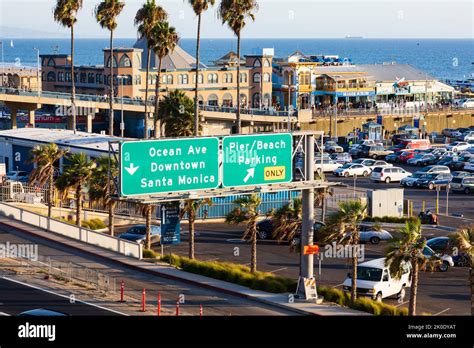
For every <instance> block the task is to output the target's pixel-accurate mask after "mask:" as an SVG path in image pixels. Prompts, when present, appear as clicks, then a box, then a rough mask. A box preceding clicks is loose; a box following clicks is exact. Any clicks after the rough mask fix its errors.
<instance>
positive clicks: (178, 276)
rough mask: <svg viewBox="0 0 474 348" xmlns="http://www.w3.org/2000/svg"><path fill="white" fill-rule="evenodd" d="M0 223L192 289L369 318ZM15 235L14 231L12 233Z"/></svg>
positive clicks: (318, 312) (311, 312)
mask: <svg viewBox="0 0 474 348" xmlns="http://www.w3.org/2000/svg"><path fill="white" fill-rule="evenodd" d="M0 224H2V225H4V226H7V227H10V228H13V229H16V230H18V231H19V232H21V233H26V234H29V235H31V236H35V237H38V238H42V239H45V240H48V241H51V242H55V243H59V244H63V245H67V246H68V247H71V248H73V249H76V250H78V251H80V252H83V253H86V254H88V255H91V256H94V257H98V258H101V259H105V260H107V261H109V262H114V263H117V264H120V265H122V266H126V267H127V268H131V269H133V270H136V271H140V272H145V273H149V274H153V275H156V276H158V277H163V278H168V279H173V280H176V281H181V282H185V283H188V284H193V285H195V286H200V287H204V288H207V289H210V290H214V291H218V292H222V293H227V294H229V295H232V296H238V297H242V298H246V299H249V300H253V301H256V302H260V303H264V304H267V305H272V306H275V307H279V308H283V309H286V310H292V311H294V312H295V313H299V314H306V315H370V314H368V313H365V312H359V311H355V310H352V309H349V308H343V307H340V306H338V305H335V304H329V303H323V304H316V303H310V302H303V301H301V302H300V301H295V302H294V303H289V297H288V294H271V293H266V292H263V291H258V290H252V289H249V288H246V287H243V286H240V285H237V284H232V283H228V282H224V281H221V280H217V279H212V278H208V277H204V276H201V275H198V274H193V273H187V272H183V271H181V270H178V269H176V268H174V267H171V266H169V265H168V264H166V263H163V262H156V263H150V262H145V261H141V260H136V259H133V258H129V257H126V256H124V255H121V254H117V253H114V252H112V251H109V250H105V249H102V248H99V247H96V246H93V245H89V244H86V243H83V242H80V241H77V240H73V239H69V238H67V237H63V236H60V235H56V234H54V233H52V232H48V231H45V230H42V229H39V228H37V227H34V226H31V225H27V224H24V223H21V222H18V221H15V220H10V219H7V218H5V217H1V218H0ZM12 233H14V231H13V232H12Z"/></svg>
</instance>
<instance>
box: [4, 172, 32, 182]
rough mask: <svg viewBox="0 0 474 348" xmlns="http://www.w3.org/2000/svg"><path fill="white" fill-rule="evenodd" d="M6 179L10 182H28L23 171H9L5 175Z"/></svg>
mask: <svg viewBox="0 0 474 348" xmlns="http://www.w3.org/2000/svg"><path fill="white" fill-rule="evenodd" d="M6 177H7V180H11V181H21V182H27V181H28V173H27V172H25V171H23V170H13V171H10V172H8V173H7V175H6Z"/></svg>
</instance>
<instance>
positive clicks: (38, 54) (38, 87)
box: [33, 47, 41, 97]
mask: <svg viewBox="0 0 474 348" xmlns="http://www.w3.org/2000/svg"><path fill="white" fill-rule="evenodd" d="M33 50H34V51H36V88H37V90H38V97H39V96H40V94H41V91H40V73H39V72H40V51H39V48H37V47H33Z"/></svg>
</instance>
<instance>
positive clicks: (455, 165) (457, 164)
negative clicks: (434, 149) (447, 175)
mask: <svg viewBox="0 0 474 348" xmlns="http://www.w3.org/2000/svg"><path fill="white" fill-rule="evenodd" d="M473 158H474V156H473V155H471V154H469V155H461V156H459V157H458V158H457V160H453V161H451V163H448V164H447V166H448V167H449V168H451V169H452V170H464V167H465V166H466V164H468V163H469V161H470V160H471V159H473ZM453 159H454V158H453ZM438 164H441V163H438Z"/></svg>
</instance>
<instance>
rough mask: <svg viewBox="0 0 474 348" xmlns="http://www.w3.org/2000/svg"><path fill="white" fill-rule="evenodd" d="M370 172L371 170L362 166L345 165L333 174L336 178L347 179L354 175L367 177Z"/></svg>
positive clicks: (354, 164)
mask: <svg viewBox="0 0 474 348" xmlns="http://www.w3.org/2000/svg"><path fill="white" fill-rule="evenodd" d="M370 172H371V169H370V168H369V167H366V166H364V165H363V164H358V163H347V164H344V165H343V166H342V167H340V168H337V169H336V170H335V171H333V174H334V175H336V176H344V177H346V178H347V177H349V176H354V175H358V176H368V175H369V174H370Z"/></svg>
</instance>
